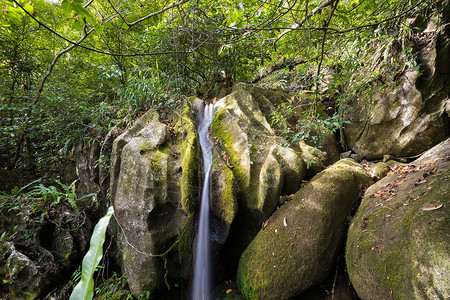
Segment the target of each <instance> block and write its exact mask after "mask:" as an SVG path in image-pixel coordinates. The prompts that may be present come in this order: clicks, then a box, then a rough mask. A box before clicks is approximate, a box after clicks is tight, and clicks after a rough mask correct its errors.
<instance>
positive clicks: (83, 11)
mask: <svg viewBox="0 0 450 300" xmlns="http://www.w3.org/2000/svg"><path fill="white" fill-rule="evenodd" d="M70 6H71V7H72V9H73V10H74V11H76V13H77V14H79V15H80V16H82V17H86V19H87V20H88V21H89V20H91V19H92V14H91V12H90V11H89V10H87V9H86V8H84V7H83V6H82V5H80V4H77V3H74V2H72V3H70Z"/></svg>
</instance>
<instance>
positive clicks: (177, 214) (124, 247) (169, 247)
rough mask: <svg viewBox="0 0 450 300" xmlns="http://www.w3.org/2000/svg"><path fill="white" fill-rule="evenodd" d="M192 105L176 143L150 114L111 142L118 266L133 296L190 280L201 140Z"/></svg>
mask: <svg viewBox="0 0 450 300" xmlns="http://www.w3.org/2000/svg"><path fill="white" fill-rule="evenodd" d="M190 105H192V104H191V103H190V102H189V103H188V104H187V106H186V107H185V109H184V110H183V114H182V117H181V118H180V120H179V122H182V124H181V125H179V126H178V125H177V129H178V130H179V132H178V134H177V136H178V138H175V137H174V136H172V135H171V133H170V132H169V130H168V129H167V128H168V126H166V125H165V124H162V123H161V122H159V116H158V114H157V113H156V112H155V111H148V112H147V113H146V114H145V115H144V116H143V117H141V118H140V119H139V120H138V121H137V122H136V123H135V125H134V126H133V127H132V128H130V129H129V130H127V131H126V132H124V133H123V134H121V135H120V136H119V137H118V138H117V139H116V140H115V141H114V143H113V151H112V160H111V162H112V166H111V196H112V201H113V205H114V209H115V217H116V229H117V235H118V246H119V249H120V252H121V253H120V256H121V257H120V261H121V264H122V268H123V270H124V271H125V273H126V276H127V281H128V284H129V286H130V289H131V291H132V292H133V294H134V295H135V296H138V295H140V294H141V293H143V292H144V291H148V290H151V291H157V290H160V289H161V288H163V287H164V286H165V284H166V283H167V284H173V283H178V282H180V281H182V280H185V279H186V278H187V277H188V275H189V271H190V269H189V264H190V256H191V251H190V236H191V228H192V220H193V219H192V215H191V214H192V213H193V212H194V209H195V202H193V200H195V199H196V197H197V195H196V191H197V186H198V185H197V180H198V170H199V169H198V165H199V163H198V160H197V149H198V142H197V135H196V132H195V126H194V122H195V121H194V120H195V119H194V118H193V114H192V111H191V107H190Z"/></svg>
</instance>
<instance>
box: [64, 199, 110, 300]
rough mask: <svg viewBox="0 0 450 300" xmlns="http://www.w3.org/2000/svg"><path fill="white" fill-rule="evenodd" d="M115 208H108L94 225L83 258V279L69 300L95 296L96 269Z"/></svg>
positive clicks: (88, 299)
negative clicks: (94, 276)
mask: <svg viewBox="0 0 450 300" xmlns="http://www.w3.org/2000/svg"><path fill="white" fill-rule="evenodd" d="M113 213H114V208H113V207H112V206H111V207H109V208H108V212H107V213H106V215H105V216H103V217H102V218H101V219H100V221H98V223H97V225H95V227H94V232H93V233H92V237H91V242H90V246H89V251H88V252H87V253H86V255H85V256H84V258H83V263H82V270H81V280H80V282H79V283H78V284H77V285H76V286H75V288H74V289H73V291H72V294H71V295H70V298H69V300H91V299H92V298H93V296H94V279H93V278H92V276H93V275H94V272H95V269H96V268H97V266H98V264H99V263H100V261H101V259H102V257H103V243H104V242H105V235H106V229H107V228H108V224H109V221H110V219H111V216H112V214H113Z"/></svg>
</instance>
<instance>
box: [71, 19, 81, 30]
mask: <svg viewBox="0 0 450 300" xmlns="http://www.w3.org/2000/svg"><path fill="white" fill-rule="evenodd" d="M73 28H75V29H76V30H78V31H81V30H82V29H83V24H82V23H81V22H80V20H76V21H75V22H73Z"/></svg>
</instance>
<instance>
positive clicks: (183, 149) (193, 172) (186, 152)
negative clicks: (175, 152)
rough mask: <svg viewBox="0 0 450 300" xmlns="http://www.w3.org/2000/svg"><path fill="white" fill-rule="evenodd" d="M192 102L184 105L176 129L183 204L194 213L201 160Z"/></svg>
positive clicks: (190, 212) (189, 211)
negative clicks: (199, 161)
mask: <svg viewBox="0 0 450 300" xmlns="http://www.w3.org/2000/svg"><path fill="white" fill-rule="evenodd" d="M191 106H192V104H191V102H189V101H188V102H187V103H186V104H185V106H184V107H183V111H182V113H181V118H180V119H179V120H178V122H177V123H176V125H175V130H176V131H177V132H179V133H178V134H179V135H180V137H179V139H177V144H179V147H177V148H178V149H179V152H180V161H181V169H182V173H181V178H180V180H179V186H180V190H181V205H182V207H183V209H184V210H185V211H186V212H187V213H189V214H192V213H194V211H195V202H196V199H197V189H198V174H199V168H198V160H199V144H198V136H197V131H196V128H195V123H194V122H195V121H194V120H195V117H194V116H193V111H192V107H191Z"/></svg>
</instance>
